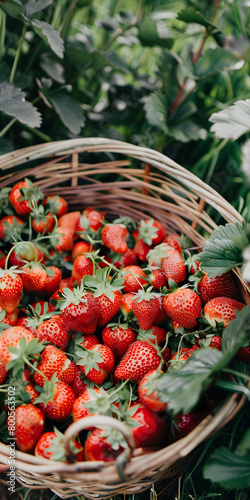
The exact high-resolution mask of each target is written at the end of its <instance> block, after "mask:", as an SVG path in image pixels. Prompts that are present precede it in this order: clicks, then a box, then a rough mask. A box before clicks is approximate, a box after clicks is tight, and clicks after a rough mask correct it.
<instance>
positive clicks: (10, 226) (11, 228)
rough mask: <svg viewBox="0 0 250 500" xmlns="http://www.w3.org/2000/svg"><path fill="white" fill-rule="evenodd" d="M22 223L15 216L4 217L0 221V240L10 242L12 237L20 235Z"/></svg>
mask: <svg viewBox="0 0 250 500" xmlns="http://www.w3.org/2000/svg"><path fill="white" fill-rule="evenodd" d="M23 226H24V223H23V221H22V219H20V217H16V216H15V215H6V217H3V218H2V219H0V240H2V241H8V240H10V239H11V240H12V242H13V239H12V236H14V235H20V233H21V231H22V229H23Z"/></svg>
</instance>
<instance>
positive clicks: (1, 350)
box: [0, 326, 34, 365]
mask: <svg viewBox="0 0 250 500" xmlns="http://www.w3.org/2000/svg"><path fill="white" fill-rule="evenodd" d="M22 337H25V339H26V341H27V343H28V342H30V341H31V340H32V339H33V338H34V336H33V334H32V333H31V332H30V331H29V330H27V329H26V328H23V327H22V326H12V327H11V328H7V329H6V330H4V331H3V332H2V333H1V335H0V361H1V363H4V364H5V365H7V364H8V363H9V361H11V360H12V359H15V358H16V357H17V355H16V354H13V353H10V351H9V350H8V347H19V343H20V340H21V339H22Z"/></svg>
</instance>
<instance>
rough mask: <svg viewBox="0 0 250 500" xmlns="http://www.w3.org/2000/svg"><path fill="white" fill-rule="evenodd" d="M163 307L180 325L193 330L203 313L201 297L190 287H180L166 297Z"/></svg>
mask: <svg viewBox="0 0 250 500" xmlns="http://www.w3.org/2000/svg"><path fill="white" fill-rule="evenodd" d="M163 309H164V311H165V312H166V313H167V314H168V316H170V318H172V319H173V320H174V321H176V322H177V323H179V325H180V326H183V328H187V329H189V330H191V329H193V328H195V327H196V326H197V324H198V322H197V318H199V317H200V315H201V299H200V297H199V295H198V294H197V293H196V292H194V291H193V290H190V288H179V289H178V290H176V291H174V292H172V293H170V294H169V295H166V296H165V297H164V299H163Z"/></svg>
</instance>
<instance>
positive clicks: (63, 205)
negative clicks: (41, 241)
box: [43, 195, 68, 217]
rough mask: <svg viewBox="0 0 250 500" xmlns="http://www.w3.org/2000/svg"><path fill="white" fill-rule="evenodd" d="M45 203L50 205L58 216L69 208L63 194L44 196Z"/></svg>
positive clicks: (46, 205) (47, 205)
mask: <svg viewBox="0 0 250 500" xmlns="http://www.w3.org/2000/svg"><path fill="white" fill-rule="evenodd" d="M43 205H44V206H45V207H48V208H49V209H50V210H51V212H52V213H53V214H55V215H56V217H61V216H62V215H64V214H66V212H67V210H68V203H67V201H66V200H65V199H64V198H63V197H62V196H57V195H50V196H47V197H46V198H44V200H43Z"/></svg>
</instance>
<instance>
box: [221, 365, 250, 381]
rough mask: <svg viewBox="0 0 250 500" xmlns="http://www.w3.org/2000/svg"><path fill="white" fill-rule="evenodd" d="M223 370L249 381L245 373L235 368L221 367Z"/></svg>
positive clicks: (249, 378)
mask: <svg viewBox="0 0 250 500" xmlns="http://www.w3.org/2000/svg"><path fill="white" fill-rule="evenodd" d="M223 372H226V373H231V374H232V375H236V377H240V378H243V379H244V380H247V381H248V382H250V377H249V376H248V375H246V374H245V373H241V372H238V371H236V370H232V369H231V368H223Z"/></svg>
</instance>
